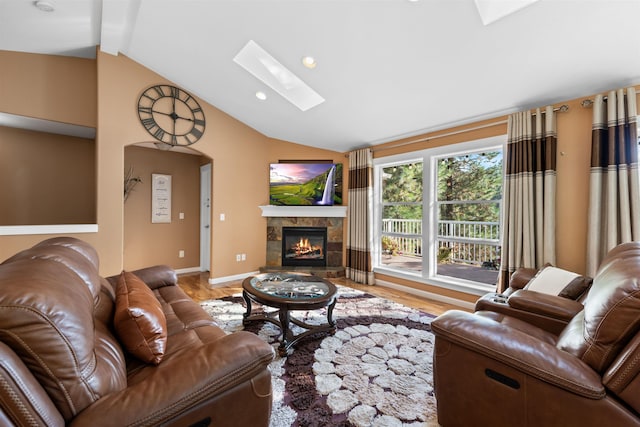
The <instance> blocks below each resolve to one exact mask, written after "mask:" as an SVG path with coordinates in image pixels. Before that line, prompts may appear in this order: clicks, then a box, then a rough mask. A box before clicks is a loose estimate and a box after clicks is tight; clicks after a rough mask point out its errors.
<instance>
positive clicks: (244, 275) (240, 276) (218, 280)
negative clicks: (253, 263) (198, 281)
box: [209, 271, 260, 285]
mask: <svg viewBox="0 0 640 427" xmlns="http://www.w3.org/2000/svg"><path fill="white" fill-rule="evenodd" d="M256 274H260V272H259V271H251V272H249V273H242V274H236V275H233V276H224V277H215V278H209V284H210V285H219V284H221V283H226V282H233V281H236V280H244V279H246V278H247V277H249V276H255V275H256Z"/></svg>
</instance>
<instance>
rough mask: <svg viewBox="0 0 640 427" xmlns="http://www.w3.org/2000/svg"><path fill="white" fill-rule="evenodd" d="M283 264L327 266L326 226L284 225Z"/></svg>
mask: <svg viewBox="0 0 640 427" xmlns="http://www.w3.org/2000/svg"><path fill="white" fill-rule="evenodd" d="M282 265H283V266H305V267H326V265H327V228H326V227H282Z"/></svg>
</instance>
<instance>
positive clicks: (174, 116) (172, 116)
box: [151, 110, 193, 122]
mask: <svg viewBox="0 0 640 427" xmlns="http://www.w3.org/2000/svg"><path fill="white" fill-rule="evenodd" d="M151 112H152V113H156V114H162V115H163V116H169V117H171V118H172V119H173V121H176V120H178V119H182V120H188V121H190V122H192V121H193V119H190V118H188V117H182V116H179V115H177V114H176V113H165V112H164V111H157V110H151Z"/></svg>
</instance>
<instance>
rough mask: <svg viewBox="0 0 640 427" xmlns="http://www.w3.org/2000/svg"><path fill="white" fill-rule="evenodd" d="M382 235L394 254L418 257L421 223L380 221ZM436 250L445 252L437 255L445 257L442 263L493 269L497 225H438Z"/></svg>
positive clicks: (497, 252) (496, 259) (497, 248)
mask: <svg viewBox="0 0 640 427" xmlns="http://www.w3.org/2000/svg"><path fill="white" fill-rule="evenodd" d="M382 232H383V235H385V236H386V238H387V239H389V241H390V242H392V245H393V248H394V251H396V252H397V253H398V254H402V255H412V256H422V220H419V219H383V220H382ZM438 248H439V249H440V248H445V250H444V251H442V250H440V251H439V253H445V254H446V256H447V260H446V261H452V262H464V263H468V264H476V265H491V266H493V267H497V266H498V265H499V258H500V224H499V223H498V222H483V221H440V222H438ZM439 261H444V260H442V259H439Z"/></svg>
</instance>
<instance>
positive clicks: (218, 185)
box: [0, 52, 340, 278]
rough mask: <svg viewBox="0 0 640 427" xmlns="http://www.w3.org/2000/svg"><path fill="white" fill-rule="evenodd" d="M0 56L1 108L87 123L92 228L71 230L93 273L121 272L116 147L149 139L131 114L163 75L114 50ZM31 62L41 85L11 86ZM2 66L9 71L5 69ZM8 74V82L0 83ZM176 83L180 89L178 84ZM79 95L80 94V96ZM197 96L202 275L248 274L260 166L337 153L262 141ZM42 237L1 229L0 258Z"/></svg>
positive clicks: (263, 184) (258, 230)
mask: <svg viewBox="0 0 640 427" xmlns="http://www.w3.org/2000/svg"><path fill="white" fill-rule="evenodd" d="M0 54H1V55H0V61H1V62H0V72H2V73H3V74H2V79H0V84H3V86H1V87H0V88H1V89H2V91H3V92H0V94H2V96H0V111H4V112H9V113H13V114H21V115H27V116H33V117H39V118H45V119H50V120H59V121H64V122H69V123H73V124H80V125H84V126H96V129H97V134H96V158H97V182H96V187H97V222H98V227H99V231H98V233H89V234H79V235H77V237H80V238H82V239H84V240H86V241H88V242H89V243H91V244H93V245H94V246H95V247H96V249H97V250H98V252H99V253H100V261H101V266H100V272H101V273H102V274H103V275H110V274H116V273H118V272H120V270H121V269H122V268H123V267H124V266H125V262H124V256H123V253H124V251H125V246H124V242H125V240H124V233H125V227H124V207H123V203H122V198H123V177H124V171H125V169H124V147H126V146H129V145H133V144H136V143H140V142H150V141H152V139H151V136H150V135H149V134H148V133H147V132H146V131H145V130H144V128H143V127H142V125H141V124H140V123H139V121H138V116H137V112H136V103H137V100H138V97H139V96H140V94H141V93H142V92H143V91H144V90H145V89H146V88H148V87H149V86H151V85H155V84H159V83H171V82H168V81H167V80H166V79H163V78H162V77H160V76H158V75H157V74H155V73H153V72H151V71H150V70H148V69H146V68H144V67H142V66H140V65H139V64H137V63H135V62H134V61H131V60H130V59H128V58H126V57H125V56H122V55H120V56H117V57H114V56H111V55H108V54H104V53H101V52H98V56H97V60H96V61H86V60H77V59H75V58H62V57H50V56H44V55H22V54H15V53H7V52H0ZM5 65H7V67H5ZM34 66H37V67H41V69H42V68H47V67H48V69H49V71H50V72H48V73H42V74H41V75H38V76H37V78H39V79H43V80H44V81H43V82H41V84H40V83H39V85H40V86H41V87H42V88H49V89H48V90H43V91H33V92H32V91H31V89H28V90H27V89H25V90H26V91H27V92H25V91H23V90H21V89H20V88H22V87H25V88H27V87H28V86H30V85H32V83H33V82H32V79H33V78H34V76H33V75H32V73H30V72H22V69H23V68H31V67H34ZM6 69H9V70H10V72H9V73H7V72H6V71H5V70H6ZM90 70H93V73H94V75H93V77H92V78H93V81H94V86H93V87H89V86H91V85H87V87H85V88H82V89H80V88H78V87H75V86H73V85H71V83H73V82H76V83H77V82H79V81H81V80H82V79H84V78H86V76H85V74H87V73H90ZM96 71H97V78H96V76H95V72H96ZM59 74H61V75H59ZM8 79H10V80H11V85H7V84H6V82H7V80H8ZM67 83H68V84H67ZM61 85H62V87H63V88H66V91H64V90H63V91H62V92H63V93H65V94H66V96H67V97H72V95H70V94H78V96H79V97H80V98H83V101H82V102H77V103H75V102H65V103H61V102H58V103H56V102H55V101H54V100H52V99H50V97H53V98H54V99H57V97H58V95H59V94H58V92H60V90H59V89H58V88H60V87H61ZM69 85H71V87H70V86H69ZM96 85H97V91H96V90H95V87H96ZM8 86H11V88H10V89H11V91H10V96H9V97H5V93H9V92H7V90H6V89H7V87H8ZM184 89H187V90H188V88H186V87H185V88H184ZM79 92H83V94H82V96H80V93H79ZM84 92H87V93H86V94H87V96H89V95H90V96H93V97H94V98H93V100H94V102H93V103H91V102H89V104H90V105H86V102H85V100H84ZM25 93H28V94H30V95H31V96H33V98H32V99H31V100H30V103H31V104H32V105H33V106H34V109H33V111H32V110H31V109H30V108H28V105H27V104H28V103H25V101H24V100H23V99H22V95H23V94H25ZM96 93H97V100H96V98H95V96H96ZM66 99H68V98H66ZM199 101H200V104H201V106H202V107H203V110H204V112H205V115H206V120H207V125H206V130H205V133H204V135H203V137H202V138H201V139H200V140H199V141H198V142H197V143H196V144H194V145H193V146H192V148H194V149H195V150H197V151H199V152H200V153H202V154H203V155H205V156H207V157H209V158H211V159H212V164H213V167H212V181H213V184H212V194H213V198H212V221H211V229H212V239H211V240H212V243H211V277H212V278H218V277H227V276H233V275H237V274H243V273H246V272H251V271H256V270H258V268H259V267H260V266H262V265H264V263H265V259H266V219H265V218H263V217H262V216H261V211H260V209H259V208H258V206H260V205H264V204H267V203H268V200H269V196H268V182H269V181H268V180H269V170H268V169H269V166H268V165H269V163H270V162H271V161H277V160H278V159H281V158H288V157H289V156H291V157H290V158H295V159H304V158H322V159H325V158H328V155H327V153H331V155H332V156H337V157H340V155H338V154H336V153H335V152H327V151H326V150H316V149H310V148H309V147H305V146H301V145H297V144H291V143H287V142H282V141H274V140H271V139H270V138H267V137H266V136H264V135H262V134H260V133H258V132H256V131H255V130H253V129H251V128H250V127H248V126H246V125H244V124H243V123H241V122H239V121H237V120H235V119H233V118H232V117H230V116H228V115H227V114H225V113H223V112H222V111H220V110H218V109H216V108H215V107H213V106H211V105H209V104H207V103H205V102H203V101H202V100H199ZM96 106H97V109H96ZM50 109H51V111H50ZM58 110H65V111H58ZM87 111H93V112H94V114H97V117H94V118H93V119H90V118H87V114H86V112H87ZM90 115H91V114H89V116H90ZM307 150H309V151H307ZM127 203H129V202H127ZM127 209H128V208H127ZM221 213H224V214H225V221H220V214H221ZM48 237H51V236H49V235H28V236H1V237H0V258H1V259H4V258H6V257H8V256H10V255H11V254H13V253H14V252H16V251H18V250H21V249H24V248H26V247H28V246H31V245H33V244H35V243H37V242H39V241H40V240H43V239H45V238H48ZM237 253H245V254H247V260H246V261H244V262H236V260H235V254H237ZM185 255H186V253H185ZM136 264H137V262H136ZM132 265H133V264H132ZM128 266H129V264H127V267H128Z"/></svg>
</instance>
